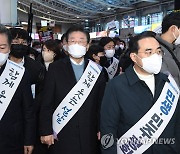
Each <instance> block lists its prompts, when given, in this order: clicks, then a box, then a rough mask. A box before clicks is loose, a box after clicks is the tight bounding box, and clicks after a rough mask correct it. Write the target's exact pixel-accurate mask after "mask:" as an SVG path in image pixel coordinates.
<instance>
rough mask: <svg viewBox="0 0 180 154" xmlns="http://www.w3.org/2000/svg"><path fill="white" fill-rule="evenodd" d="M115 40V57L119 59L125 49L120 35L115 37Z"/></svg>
mask: <svg viewBox="0 0 180 154" xmlns="http://www.w3.org/2000/svg"><path fill="white" fill-rule="evenodd" d="M113 40H114V43H115V54H114V57H116V58H117V59H119V57H120V55H121V54H122V53H123V49H121V46H120V38H119V37H114V38H113Z"/></svg>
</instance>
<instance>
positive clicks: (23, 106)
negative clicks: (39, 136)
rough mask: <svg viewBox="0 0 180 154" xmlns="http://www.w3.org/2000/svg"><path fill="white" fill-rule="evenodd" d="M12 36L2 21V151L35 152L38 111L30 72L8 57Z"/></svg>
mask: <svg viewBox="0 0 180 154" xmlns="http://www.w3.org/2000/svg"><path fill="white" fill-rule="evenodd" d="M11 41H12V37H11V34H10V31H9V30H8V29H6V28H5V27H4V26H3V25H0V153H2V154H5V153H6V154H11V153H13V154H32V150H33V144H34V142H35V114H34V107H33V98H32V93H31V88H30V82H29V76H28V74H27V72H26V70H25V69H24V67H21V66H19V65H17V64H16V63H14V62H12V61H10V60H9V59H8V56H9V52H10V45H11Z"/></svg>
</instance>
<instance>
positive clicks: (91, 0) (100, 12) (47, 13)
mask: <svg viewBox="0 0 180 154" xmlns="http://www.w3.org/2000/svg"><path fill="white" fill-rule="evenodd" d="M172 1H173V0H18V10H19V11H22V12H26V13H27V12H29V7H30V3H32V10H33V14H34V16H36V17H39V18H44V19H49V20H55V21H56V22H60V23H78V22H82V21H96V20H100V19H102V18H107V17H109V16H113V15H118V14H123V13H125V12H128V11H131V10H136V9H139V8H143V7H147V6H153V5H157V4H163V3H168V2H172Z"/></svg>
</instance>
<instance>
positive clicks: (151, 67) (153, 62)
mask: <svg viewBox="0 0 180 154" xmlns="http://www.w3.org/2000/svg"><path fill="white" fill-rule="evenodd" d="M137 57H138V58H140V57H139V56H137ZM140 59H141V60H142V63H143V66H142V67H141V68H142V69H143V70H145V71H146V72H148V73H150V74H158V73H159V72H160V70H161V65H162V56H160V55H158V54H156V53H155V54H153V55H152V56H150V57H147V58H140ZM138 66H139V65H138Z"/></svg>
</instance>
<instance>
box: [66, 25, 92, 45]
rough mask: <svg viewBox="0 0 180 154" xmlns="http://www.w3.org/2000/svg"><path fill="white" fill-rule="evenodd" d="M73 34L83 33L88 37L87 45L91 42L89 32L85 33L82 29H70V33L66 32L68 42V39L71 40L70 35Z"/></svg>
mask: <svg viewBox="0 0 180 154" xmlns="http://www.w3.org/2000/svg"><path fill="white" fill-rule="evenodd" d="M73 32H82V33H84V34H85V35H86V38H87V43H89V42H90V35H89V33H88V32H87V31H85V30H84V29H83V28H82V27H76V26H74V27H71V28H69V29H68V31H67V32H66V41H67V42H68V39H69V35H70V34H71V33H73Z"/></svg>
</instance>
